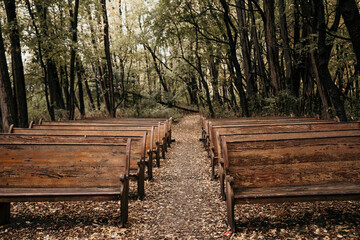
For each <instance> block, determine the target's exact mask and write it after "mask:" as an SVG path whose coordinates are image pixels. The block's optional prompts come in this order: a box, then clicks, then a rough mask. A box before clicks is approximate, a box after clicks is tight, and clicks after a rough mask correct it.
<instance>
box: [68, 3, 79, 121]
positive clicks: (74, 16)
mask: <svg viewBox="0 0 360 240" xmlns="http://www.w3.org/2000/svg"><path fill="white" fill-rule="evenodd" d="M78 12H79V0H75V6H74V14H72V11H70V16H71V18H72V20H71V29H72V44H71V52H70V108H69V119H70V120H73V119H74V118H75V61H76V47H75V45H76V43H77V23H78Z"/></svg>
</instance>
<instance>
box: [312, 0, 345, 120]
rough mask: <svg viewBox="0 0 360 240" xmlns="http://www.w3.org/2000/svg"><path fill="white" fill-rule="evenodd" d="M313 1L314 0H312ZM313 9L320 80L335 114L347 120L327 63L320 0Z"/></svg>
mask: <svg viewBox="0 0 360 240" xmlns="http://www.w3.org/2000/svg"><path fill="white" fill-rule="evenodd" d="M313 1H315V0H313ZM314 6H315V10H316V12H317V15H316V18H317V24H318V25H317V28H318V31H319V37H318V51H319V75H320V80H321V82H322V84H323V85H324V87H325V88H326V89H327V91H328V92H329V95H330V97H331V100H332V103H333V105H334V107H335V111H336V114H337V117H338V118H339V119H340V121H341V122H345V121H347V117H346V112H345V108H344V101H343V99H342V92H341V90H340V89H339V88H337V86H336V85H335V83H334V82H333V81H332V78H331V75H330V72H329V68H328V64H329V59H330V52H331V47H332V42H331V45H329V43H328V41H327V39H326V23H325V13H324V5H323V2H322V0H321V1H319V0H316V1H315V5H314Z"/></svg>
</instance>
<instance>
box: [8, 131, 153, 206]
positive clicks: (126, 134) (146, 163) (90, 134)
mask: <svg viewBox="0 0 360 240" xmlns="http://www.w3.org/2000/svg"><path fill="white" fill-rule="evenodd" d="M11 133H12V134H16V135H28V136H29V138H31V137H32V136H36V135H49V136H50V135H51V136H66V135H68V136H80V137H84V138H90V139H94V138H95V136H96V137H98V139H100V140H101V139H105V140H104V141H111V139H114V138H120V137H123V138H124V139H126V138H134V139H135V138H141V139H143V138H144V137H145V140H143V141H144V146H145V147H143V150H142V151H144V155H145V154H146V155H145V158H144V160H142V161H140V162H137V160H135V159H133V164H131V166H130V167H131V171H130V179H132V180H135V181H137V185H138V196H139V198H140V199H143V197H144V194H145V193H144V192H145V190H144V179H145V167H147V169H148V171H147V173H148V178H149V179H151V178H152V165H153V164H152V160H153V158H154V157H155V158H159V155H160V149H159V144H158V142H157V141H154V139H155V138H154V128H153V127H152V128H151V130H150V131H145V130H80V129H34V128H12V129H11ZM49 139H50V138H49ZM106 139H107V140H106ZM157 161H158V160H157Z"/></svg>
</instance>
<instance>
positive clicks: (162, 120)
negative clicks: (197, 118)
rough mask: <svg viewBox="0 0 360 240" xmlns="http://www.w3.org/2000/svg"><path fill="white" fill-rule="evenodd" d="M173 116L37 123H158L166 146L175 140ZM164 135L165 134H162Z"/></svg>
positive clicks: (40, 121) (155, 124)
mask: <svg viewBox="0 0 360 240" xmlns="http://www.w3.org/2000/svg"><path fill="white" fill-rule="evenodd" d="M172 122H173V118H172V117H170V118H169V119H166V118H120V119H119V118H111V119H96V120H87V119H85V120H69V121H58V122H52V121H44V120H43V119H40V120H39V123H38V125H68V124H73V125H84V124H86V125H98V124H109V125H127V126H155V127H156V126H157V125H158V124H159V123H160V125H161V126H163V127H165V128H166V130H165V132H166V136H167V139H166V142H167V144H168V146H169V147H170V146H171V143H172V142H174V141H175V140H174V139H172V136H171V128H172ZM33 124H34V122H31V123H30V126H31V125H33ZM164 136H165V134H164Z"/></svg>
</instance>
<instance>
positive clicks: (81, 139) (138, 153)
mask: <svg viewBox="0 0 360 240" xmlns="http://www.w3.org/2000/svg"><path fill="white" fill-rule="evenodd" d="M141 133H142V135H139V136H97V135H86V136H78V135H39V134H38V135H25V134H0V143H2V142H4V143H6V142H12V143H19V144H21V143H34V142H35V143H123V144H125V143H126V142H127V140H128V138H129V137H131V139H132V141H131V161H130V169H137V168H138V165H137V161H138V160H144V159H145V151H146V148H145V146H144V144H146V138H145V135H146V132H141Z"/></svg>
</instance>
